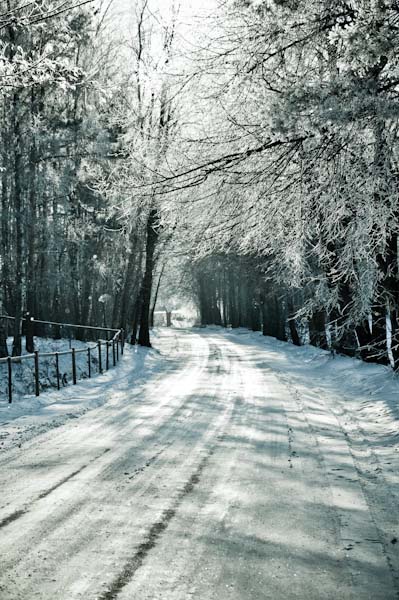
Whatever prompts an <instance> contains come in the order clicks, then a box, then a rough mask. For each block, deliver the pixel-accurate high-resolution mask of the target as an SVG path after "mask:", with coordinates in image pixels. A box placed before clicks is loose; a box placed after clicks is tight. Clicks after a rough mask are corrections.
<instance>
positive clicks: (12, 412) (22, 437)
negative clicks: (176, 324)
mask: <svg viewBox="0 0 399 600" xmlns="http://www.w3.org/2000/svg"><path fill="white" fill-rule="evenodd" d="M36 342H37V343H36V347H37V349H38V350H39V351H42V352H57V351H62V350H65V349H66V344H68V340H43V339H36ZM86 345H87V344H86V343H85V342H79V341H76V340H73V347H74V348H77V349H78V348H80V347H85V346H86ZM76 358H77V361H76V362H77V373H78V379H79V378H80V379H81V381H78V383H77V385H72V384H69V385H67V386H66V387H63V388H62V389H61V390H59V391H58V390H57V389H55V390H53V389H52V390H47V391H42V392H41V394H40V396H39V397H36V396H35V395H34V394H33V393H30V394H23V390H24V389H26V388H25V386H26V384H27V383H28V385H29V382H30V380H32V382H33V372H32V370H31V369H32V366H28V365H27V362H28V361H25V362H24V363H23V365H24V367H25V371H24V375H23V377H22V378H21V379H19V380H17V381H15V379H14V382H15V386H16V391H17V393H16V394H15V398H14V400H13V403H12V404H8V401H7V394H6V393H5V392H4V389H3V388H4V387H6V385H7V380H6V379H5V375H4V373H1V391H2V394H1V400H0V452H1V451H2V450H3V451H4V450H7V449H8V448H10V447H12V446H15V445H19V444H21V443H22V442H23V441H26V440H27V439H30V438H31V437H34V436H36V435H38V434H39V433H43V432H44V431H47V430H48V429H52V428H54V427H59V426H61V425H63V424H64V423H65V422H66V421H67V420H69V419H73V418H77V417H79V416H80V415H82V414H84V413H85V412H87V411H88V410H90V409H93V408H96V407H98V406H101V405H102V404H104V403H106V402H107V401H108V400H109V399H110V398H111V397H112V395H113V392H114V390H115V388H116V387H117V386H118V385H119V384H120V383H121V381H123V380H124V379H126V377H128V376H129V377H133V378H134V380H135V381H137V384H138V383H139V382H141V381H142V379H143V377H144V374H145V376H146V377H149V376H151V374H153V373H154V372H156V371H158V370H159V369H161V368H162V367H163V368H165V365H164V364H162V363H164V362H165V358H167V357H164V358H163V359H161V356H160V354H159V352H158V351H156V350H146V349H142V348H138V347H136V348H134V349H133V348H132V347H131V346H129V344H126V345H125V352H124V356H123V357H122V358H121V359H120V362H119V363H117V365H116V367H115V368H110V370H109V371H106V372H104V373H103V374H102V375H100V374H98V372H97V371H96V370H95V369H96V368H98V362H97V359H96V356H94V357H93V361H94V362H93V364H92V368H93V377H92V378H91V379H84V378H85V377H87V358H86V355H85V354H77V355H76ZM70 361H71V357H70V356H69V355H67V356H63V357H60V370H61V372H64V371H63V370H62V369H65V370H67V369H69V368H70V365H69V363H70ZM29 362H30V361H29ZM52 362H53V359H50V358H49V359H43V360H42V361H41V381H43V372H44V373H46V372H48V371H49V369H51V368H52V364H51V363H52ZM103 364H104V365H105V362H104V363H103ZM25 365H26V366H25ZM18 366H20V365H18ZM53 375H54V374H52V378H53ZM31 391H32V392H33V389H32V387H31ZM18 392H19V393H18Z"/></svg>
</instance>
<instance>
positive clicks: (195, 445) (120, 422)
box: [0, 331, 399, 600]
mask: <svg viewBox="0 0 399 600" xmlns="http://www.w3.org/2000/svg"><path fill="white" fill-rule="evenodd" d="M157 346H158V347H159V348H160V350H161V353H162V356H163V357H164V359H163V358H162V356H161V357H160V358H161V359H162V361H163V364H164V366H163V368H161V369H159V370H157V371H153V372H151V375H150V376H149V377H148V379H147V381H146V382H143V383H140V384H137V385H136V383H135V381H136V380H135V376H134V374H132V373H131V372H130V366H129V360H131V355H129V354H128V355H127V356H126V357H125V359H124V361H123V363H122V365H121V367H120V368H119V369H120V370H119V375H120V376H119V379H118V383H117V385H116V387H115V389H113V391H111V390H110V388H109V386H108V387H106V392H104V393H107V394H108V397H107V399H106V402H105V403H104V405H103V406H100V407H97V408H94V409H92V410H90V411H88V412H86V413H85V414H83V415H80V416H79V418H75V419H72V418H71V419H68V420H67V421H66V422H64V423H63V424H62V425H59V424H58V426H57V427H56V428H53V429H49V430H47V431H44V432H43V431H42V432H40V431H39V432H38V434H37V435H34V436H33V437H31V438H30V439H29V438H27V439H26V440H25V439H24V438H22V439H23V442H22V443H21V444H19V445H16V446H15V447H13V448H10V449H8V450H7V451H5V452H3V453H2V454H0V490H1V492H0V561H1V564H0V598H1V600H19V599H21V600H22V599H23V600H27V599H35V598H40V599H46V600H50V599H51V600H74V599H84V600H94V599H97V600H111V599H113V598H117V599H118V600H128V599H129V600H132V599H137V600H146V599H149V600H155V599H165V600H166V599H168V600H183V599H189V598H193V599H198V600H227V599H229V600H239V599H240V600H242V599H245V600H246V599H248V600H252V599H254V600H255V599H270V600H283V599H284V600H286V599H294V598H298V599H301V600H313V599H327V598H328V599H330V598H331V599H334V600H337V599H340V600H346V599H354V600H355V599H356V600H365V599H368V600H391V599H394V598H398V597H399V594H398V591H399V583H398V573H399V571H398V565H399V561H398V547H399V543H396V541H395V540H396V539H397V536H398V537H399V531H398V525H397V520H398V514H399V512H398V510H397V506H398V504H397V500H398V481H397V476H398V468H397V466H398V458H397V454H398V452H397V447H395V445H394V444H392V443H391V442H392V440H394V439H397V437H395V436H397V432H396V430H392V431H389V432H388V431H385V432H384V434H383V433H382V432H381V431H379V430H378V427H377V424H376V425H375V428H376V429H375V431H374V429H373V427H374V425H373V426H372V427H371V428H369V430H366V429H367V428H366V429H365V428H364V427H363V425H362V423H361V421H360V420H358V417H359V419H360V416H361V414H362V413H361V411H360V412H359V415H360V416H359V415H358V414H357V412H356V411H355V410H353V411H352V412H351V407H352V406H353V403H354V402H355V400H356V398H354V397H351V398H348V401H347V403H345V398H344V396H343V393H341V391H340V390H339V389H338V388H335V389H333V388H332V387H331V385H329V386H327V385H324V382H323V380H322V379H321V380H319V381H318V382H317V383H315V381H314V379H312V378H310V377H307V378H306V376H304V375H303V374H302V376H301V371H300V370H298V369H296V370H295V369H293V370H292V372H290V371H289V368H288V367H287V364H288V362H287V356H286V354H284V351H283V350H279V348H280V347H279V346H278V343H277V345H276V344H275V345H273V344H272V343H271V342H270V341H269V343H266V342H265V341H263V340H262V339H259V342H257V341H256V340H255V341H254V340H253V339H252V338H250V337H248V338H247V337H246V336H245V335H242V336H239V335H231V334H230V335H229V334H222V333H220V332H217V331H204V332H196V333H195V332H189V331H181V332H180V331H170V332H165V333H163V334H162V335H161V336H160V338H159V340H158V342H157ZM281 347H282V346H281ZM317 352H318V351H317ZM153 354H154V353H153ZM328 360H329V359H328ZM337 364H338V363H337ZM82 385H83V384H82ZM342 386H343V388H344V387H345V382H342ZM79 389H83V388H82V386H80V388H79ZM386 412H387V414H388V413H389V411H386ZM387 419H388V417H387ZM389 419H390V421H389ZM389 419H388V421H389V422H390V423H393V424H395V423H397V421H395V419H396V417H395V416H391V417H389ZM388 421H387V422H388ZM383 435H385V436H388V435H389V436H390V438H389V443H388V442H387V441H386V439H385V438H384V439H385V443H383V442H382V441H381V439H382V436H383ZM393 461H396V462H393Z"/></svg>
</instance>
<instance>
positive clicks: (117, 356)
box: [116, 335, 119, 361]
mask: <svg viewBox="0 0 399 600" xmlns="http://www.w3.org/2000/svg"><path fill="white" fill-rule="evenodd" d="M116 360H117V361H119V335H118V338H117V340H116Z"/></svg>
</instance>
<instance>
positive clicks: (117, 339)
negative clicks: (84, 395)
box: [0, 315, 125, 404]
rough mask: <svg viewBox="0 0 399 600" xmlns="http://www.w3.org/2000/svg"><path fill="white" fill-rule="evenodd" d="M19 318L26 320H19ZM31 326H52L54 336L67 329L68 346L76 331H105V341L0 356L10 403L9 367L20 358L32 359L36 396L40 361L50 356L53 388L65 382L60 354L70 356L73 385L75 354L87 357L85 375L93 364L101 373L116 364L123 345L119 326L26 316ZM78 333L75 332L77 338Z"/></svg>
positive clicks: (11, 384) (19, 360) (38, 390)
mask: <svg viewBox="0 0 399 600" xmlns="http://www.w3.org/2000/svg"><path fill="white" fill-rule="evenodd" d="M0 319H6V320H7V321H14V320H15V318H14V317H9V316H1V315H0ZM22 321H26V319H22ZM30 321H31V325H33V326H36V325H38V326H39V327H40V328H41V330H42V331H43V328H45V327H47V326H49V327H51V328H56V329H55V330H56V331H57V338H59V337H60V332H61V331H62V329H64V330H68V331H69V332H70V334H69V344H70V346H71V340H72V336H73V335H75V337H76V333H77V332H78V333H80V334H83V335H85V334H88V336H90V337H97V338H98V337H100V335H99V334H100V332H102V333H105V334H106V338H107V339H105V340H101V339H97V340H96V341H95V342H94V343H89V342H87V345H86V346H85V347H84V348H72V347H70V348H69V350H63V351H60V352H40V351H38V350H36V351H35V352H33V354H22V355H21V356H8V357H6V358H0V365H6V366H7V370H6V373H7V374H6V377H7V392H8V393H7V396H8V402H9V404H11V403H12V400H13V375H14V373H13V368H14V365H16V364H21V363H22V361H29V360H30V361H33V376H34V389H35V395H36V396H39V395H40V389H41V383H40V364H41V361H42V360H43V359H44V358H54V368H55V381H54V387H56V388H57V389H58V390H59V389H60V388H61V384H62V385H65V379H64V375H63V374H62V373H61V370H60V357H61V356H67V355H70V357H71V362H70V370H71V376H72V383H73V384H75V385H76V383H77V381H78V376H77V363H76V355H77V354H82V353H85V354H86V360H87V376H88V377H89V378H91V377H92V375H93V364H94V365H95V366H96V367H97V373H103V372H104V371H108V369H109V368H110V367H111V366H113V367H115V365H116V363H117V362H118V361H119V359H120V357H121V356H122V355H123V350H124V345H125V336H124V331H123V329H109V328H107V327H89V326H88V325H74V324H72V323H56V322H53V321H41V320H36V319H33V318H30ZM81 337H82V335H79V339H80V341H82V339H81Z"/></svg>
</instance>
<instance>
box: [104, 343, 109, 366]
mask: <svg viewBox="0 0 399 600" xmlns="http://www.w3.org/2000/svg"><path fill="white" fill-rule="evenodd" d="M105 344H106V347H107V356H106V363H105V368H106V370H107V371H108V369H109V342H108V340H107V341H106V343H105Z"/></svg>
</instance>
